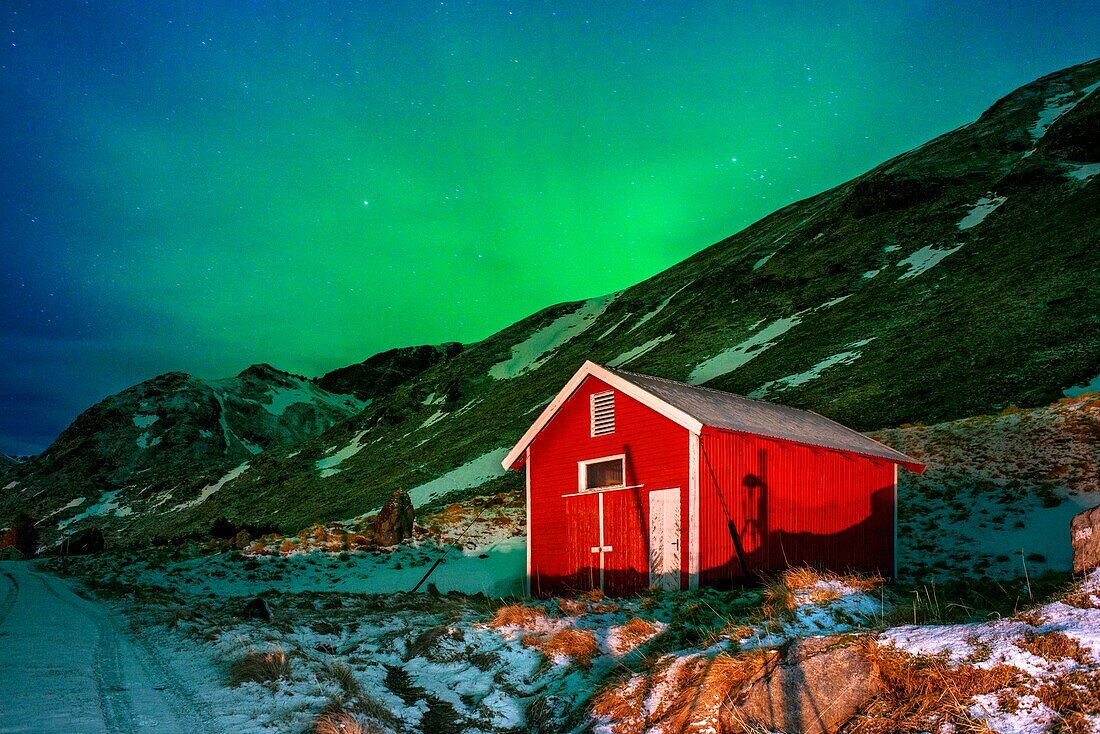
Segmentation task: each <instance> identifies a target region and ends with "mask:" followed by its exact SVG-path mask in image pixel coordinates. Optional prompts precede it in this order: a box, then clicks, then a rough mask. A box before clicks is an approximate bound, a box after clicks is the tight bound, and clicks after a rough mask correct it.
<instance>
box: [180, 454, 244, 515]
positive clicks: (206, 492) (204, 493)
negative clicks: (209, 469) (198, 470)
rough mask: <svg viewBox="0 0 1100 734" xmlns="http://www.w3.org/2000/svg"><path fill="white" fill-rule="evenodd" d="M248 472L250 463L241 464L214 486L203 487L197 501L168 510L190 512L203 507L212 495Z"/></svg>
mask: <svg viewBox="0 0 1100 734" xmlns="http://www.w3.org/2000/svg"><path fill="white" fill-rule="evenodd" d="M246 471H248V462H247V461H246V462H245V463H243V464H241V465H240V466H238V467H237V468H235V469H230V470H229V473H228V474H226V475H225V476H224V477H222V478H221V479H219V480H218V481H216V482H214V483H213V484H208V485H206V486H205V487H203V488H202V490H201V491H200V492H199V496H198V497H196V498H195V499H193V500H188V501H187V502H181V503H180V504H178V505H176V506H175V507H173V508H171V509H170V510H168V512H176V511H178V510H188V509H190V508H192V507H197V506H199V505H201V504H202V503H203V502H206V500H208V499H210V497H211V496H212V495H214V494H215V493H216V492H217V491H218V490H219V489H221V488H222V487H224V486H225V485H227V484H229V483H230V482H232V481H233V480H234V479H236V478H237V477H239V476H240V475H242V474H244V473H245V472H246Z"/></svg>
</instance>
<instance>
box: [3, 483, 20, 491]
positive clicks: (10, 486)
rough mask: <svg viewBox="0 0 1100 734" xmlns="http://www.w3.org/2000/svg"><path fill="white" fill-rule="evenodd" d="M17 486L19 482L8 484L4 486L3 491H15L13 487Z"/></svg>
mask: <svg viewBox="0 0 1100 734" xmlns="http://www.w3.org/2000/svg"><path fill="white" fill-rule="evenodd" d="M17 484H19V482H9V483H8V484H5V485H4V489H5V490H8V489H15V485H17Z"/></svg>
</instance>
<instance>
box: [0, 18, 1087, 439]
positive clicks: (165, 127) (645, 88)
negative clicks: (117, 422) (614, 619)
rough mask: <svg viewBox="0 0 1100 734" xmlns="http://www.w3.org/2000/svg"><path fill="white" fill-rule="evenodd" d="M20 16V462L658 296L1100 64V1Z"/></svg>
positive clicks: (15, 24) (5, 393) (2, 152)
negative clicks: (718, 254)
mask: <svg viewBox="0 0 1100 734" xmlns="http://www.w3.org/2000/svg"><path fill="white" fill-rule="evenodd" d="M192 5H198V4H190V3H161V2H156V3H150V2H131V3H125V2H113V3H92V4H91V5H90V6H89V5H85V4H75V3H62V2H59V3H41V2H4V3H3V4H2V5H0V18H2V21H3V25H2V26H0V32H2V33H3V44H2V48H0V91H2V94H3V98H4V100H5V102H4V109H3V112H2V113H0V114H2V122H3V131H2V139H0V156H2V158H0V165H2V166H3V170H5V171H6V173H5V178H4V183H3V190H2V191H3V197H2V203H0V206H2V207H3V211H2V216H3V248H2V254H0V258H2V260H0V278H2V287H3V289H4V292H5V294H6V295H5V299H4V305H3V308H2V309H0V450H4V451H8V452H15V453H19V452H25V451H35V450H39V449H41V448H43V447H44V446H45V445H46V444H47V443H48V442H49V441H50V440H51V439H52V438H53V437H54V436H55V435H56V434H57V433H58V432H59V431H60V430H61V429H62V428H63V427H64V426H65V425H66V424H67V423H68V422H69V421H70V420H71V419H72V418H73V417H74V416H75V415H76V413H78V412H79V411H80V410H82V409H83V408H84V407H87V406H88V405H89V404H91V403H92V402H94V401H95V400H98V399H100V398H101V397H103V396H105V395H107V394H109V393H111V392H114V391H117V390H119V389H122V388H124V387H126V386H128V385H130V384H133V383H134V382H137V381H140V380H142V379H146V378H149V377H151V376H153V375H155V374H157V373H160V372H165V371H168V370H185V371H188V372H192V373H194V374H198V375H201V376H211V377H213V376H224V375H229V374H233V373H235V372H237V371H239V370H240V369H242V368H244V367H246V366H247V365H249V364H251V363H254V362H261V361H263V362H270V363H272V364H274V365H276V366H278V367H280V368H283V369H287V370H291V371H295V372H300V373H304V374H310V375H313V374H318V373H320V372H323V371H326V370H328V369H332V368H334V367H337V366H341V365H345V364H348V363H351V362H357V361H360V360H362V359H364V358H366V357H367V356H369V355H370V354H372V353H374V352H377V351H380V350H382V349H386V348H389V347H393V346H400V345H405V344H415V343H425V342H438V341H443V340H452V339H455V340H462V341H476V340H478V339H480V338H483V337H485V336H487V335H488V334H490V333H492V332H494V331H496V330H497V329H499V328H502V327H504V326H506V325H507V324H509V323H511V322H513V321H515V320H516V319H519V318H521V317H523V316H525V315H527V314H529V313H530V312H532V311H534V310H537V309H539V308H542V307H544V306H547V305H550V304H552V303H556V302H560V301H565V300H574V299H580V298H586V297H590V296H595V295H600V294H603V293H607V292H610V291H613V290H617V289H619V288H623V287H625V286H628V285H631V284H633V283H635V282H637V281H639V280H641V279H644V278H646V277H648V276H650V275H652V274H654V273H656V272H658V271H660V270H662V269H663V268H666V267H668V266H670V265H672V264H674V263H675V262H677V261H679V260H681V259H683V258H684V257H686V256H688V255H690V254H692V253H694V252H696V251H698V250H700V249H702V248H703V247H705V246H707V245H709V244H711V243H713V242H715V241H717V240H719V239H721V238H723V237H725V236H727V235H729V234H731V233H733V232H735V231H737V230H738V229H741V228H742V227H744V226H746V225H748V224H750V223H751V222H753V221H755V220H756V219H759V218H760V217H762V216H764V215H766V214H767V213H769V212H771V211H773V210H775V209H777V208H779V207H780V206H783V205H785V204H787V203H789V202H791V201H794V200H796V199H799V198H803V197H805V196H808V195H811V194H814V193H817V192H819V191H821V190H824V189H826V188H828V187H830V186H833V185H835V184H838V183H841V182H843V181H845V180H846V179H848V178H851V177H852V176H855V175H858V174H859V173H862V172H863V171H865V170H866V169H868V168H869V167H871V166H873V165H875V164H877V163H879V162H881V161H882V160H884V159H886V158H888V157H889V156H892V155H895V154H898V153H901V152H903V151H905V150H907V149H910V148H912V147H914V146H916V145H919V144H920V143H922V142H924V141H926V140H928V139H929V138H931V137H934V136H935V135H937V134H940V133H942V132H946V131H947V130H949V129H951V128H954V127H957V126H958V125H960V124H962V123H965V122H967V121H969V120H971V119H973V118H974V117H976V116H977V115H978V114H980V113H981V111H982V110H983V109H985V108H986V107H988V106H989V105H990V104H991V103H992V102H993V101H994V100H995V99H997V98H998V97H999V96H1001V95H1003V94H1006V93H1008V92H1009V91H1011V90H1012V89H1013V88H1014V87H1016V86H1018V85H1020V84H1023V83H1026V82H1028V81H1030V80H1032V79H1033V78H1035V77H1037V76H1040V75H1042V74H1044V73H1047V72H1049V71H1053V70H1055V69H1058V68H1061V67H1063V66H1067V65H1069V64H1072V63H1077V62H1080V61H1083V60H1085V59H1087V58H1090V57H1091V56H1095V55H1096V47H1097V44H1096V39H1097V38H1100V9H1098V7H1100V6H1097V5H1096V4H1094V3H1084V2H1082V3H1068V4H1051V3H972V4H956V3H931V2H927V3H907V4H904V5H900V4H899V5H891V4H885V3H860V4H837V5H836V6H834V7H832V8H826V6H825V4H819V3H812V2H800V3H783V4H776V5H775V6H773V5H772V4H768V3H713V4H709V3H703V4H692V5H691V6H688V5H686V4H680V3H641V2H639V3H612V2H607V3H604V2H600V3H555V4H551V3H504V2H471V3H465V2H463V3H450V2H443V3H440V2H432V3H427V2H425V3H408V4H397V3H379V2H344V3H323V4H322V3H312V2H311V3H291V2H286V3H280V2H249V3H244V2H239V3H238V2H234V3H210V4H205V5H204V6H203V7H193V6H192Z"/></svg>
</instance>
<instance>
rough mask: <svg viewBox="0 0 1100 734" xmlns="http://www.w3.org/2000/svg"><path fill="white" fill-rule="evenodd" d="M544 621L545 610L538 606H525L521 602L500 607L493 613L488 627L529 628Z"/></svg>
mask: <svg viewBox="0 0 1100 734" xmlns="http://www.w3.org/2000/svg"><path fill="white" fill-rule="evenodd" d="M544 621H546V612H544V611H543V610H542V609H540V608H538V607H525V606H523V605H522V604H509V605H508V606H506V607H501V608H500V609H498V610H497V613H496V614H495V615H493V619H492V621H490V622H489V626H490V627H524V628H527V629H531V628H533V627H535V626H536V625H537V624H539V623H540V622H544Z"/></svg>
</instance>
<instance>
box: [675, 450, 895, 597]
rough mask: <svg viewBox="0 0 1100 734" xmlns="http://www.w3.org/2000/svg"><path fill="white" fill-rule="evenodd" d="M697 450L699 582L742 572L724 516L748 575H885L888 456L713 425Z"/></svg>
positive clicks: (888, 558) (890, 544)
mask: <svg viewBox="0 0 1100 734" xmlns="http://www.w3.org/2000/svg"><path fill="white" fill-rule="evenodd" d="M699 453H700V464H701V466H700V467H699V495H700V503H699V504H700V506H699V518H700V527H699V541H700V542H699V545H700V559H699V560H700V563H699V567H700V578H699V583H700V585H703V586H717V587H719V588H721V587H728V586H730V585H732V584H734V583H737V582H738V581H739V580H740V579H741V578H743V574H742V570H741V564H740V562H739V560H738V557H737V553H736V550H735V546H734V541H733V537H732V535H731V532H730V523H731V522H732V523H733V524H734V526H735V528H736V532H738V533H739V537H740V539H741V544H742V550H743V551H744V557H745V561H746V564H747V566H748V569H749V572H750V573H757V572H761V571H779V570H782V569H784V568H787V567H788V566H789V565H801V564H808V565H812V566H815V567H818V568H827V569H830V570H834V571H839V572H844V571H863V572H873V571H880V572H882V573H884V574H887V575H891V574H892V573H893V568H894V465H893V464H890V463H889V462H886V461H881V460H875V459H870V458H866V457H861V456H856V455H852V454H845V453H842V452H839V451H831V450H828V449H820V448H815V447H810V446H805V445H801V444H795V443H790V442H787V441H779V440H773V439H767V438H763V437H759V436H751V435H744V434H738V433H732V432H728V431H721V430H715V429H712V428H705V429H704V430H703V434H702V436H701V438H700V452H699ZM685 527H686V525H685Z"/></svg>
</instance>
